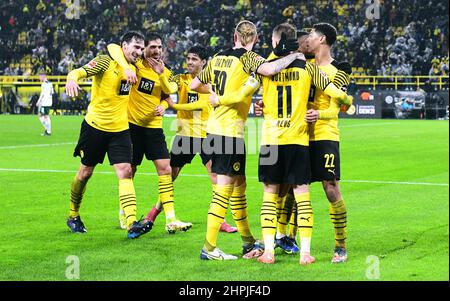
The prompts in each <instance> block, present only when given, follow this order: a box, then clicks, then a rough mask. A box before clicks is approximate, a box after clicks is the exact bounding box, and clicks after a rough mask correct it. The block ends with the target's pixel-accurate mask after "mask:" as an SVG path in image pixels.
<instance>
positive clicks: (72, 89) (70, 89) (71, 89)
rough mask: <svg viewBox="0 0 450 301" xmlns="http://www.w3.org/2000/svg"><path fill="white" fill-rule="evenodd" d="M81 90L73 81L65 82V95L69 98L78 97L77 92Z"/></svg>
mask: <svg viewBox="0 0 450 301" xmlns="http://www.w3.org/2000/svg"><path fill="white" fill-rule="evenodd" d="M79 90H81V88H80V86H78V84H77V82H76V81H75V80H73V79H69V80H67V83H66V94H67V95H68V96H69V97H76V96H78V91H79Z"/></svg>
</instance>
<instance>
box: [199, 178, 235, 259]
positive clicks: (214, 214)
mask: <svg viewBox="0 0 450 301" xmlns="http://www.w3.org/2000/svg"><path fill="white" fill-rule="evenodd" d="M232 192H233V185H217V186H216V189H215V191H214V196H213V199H212V201H211V204H210V205H209V210H208V224H207V227H206V240H205V246H204V247H205V248H206V250H207V251H212V250H214V248H215V247H216V245H217V236H218V235H219V229H220V224H222V222H223V220H224V219H225V215H226V214H227V209H228V203H229V200H230V196H231V193H232Z"/></svg>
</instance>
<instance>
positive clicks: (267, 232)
mask: <svg viewBox="0 0 450 301" xmlns="http://www.w3.org/2000/svg"><path fill="white" fill-rule="evenodd" d="M277 199H278V194H277V193H268V192H264V197H263V203H262V206H261V229H262V235H263V237H264V245H266V244H267V243H268V245H267V247H268V249H269V250H271V249H273V247H274V246H273V245H270V244H271V243H272V240H273V239H272V240H271V239H270V238H273V237H274V236H275V233H276V230H277ZM267 238H269V239H267Z"/></svg>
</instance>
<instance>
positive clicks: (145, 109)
mask: <svg viewBox="0 0 450 301" xmlns="http://www.w3.org/2000/svg"><path fill="white" fill-rule="evenodd" d="M135 65H136V68H137V74H136V75H137V77H138V82H137V84H135V85H133V87H132V88H131V92H130V101H129V104H128V121H129V122H130V123H133V124H136V125H138V126H141V127H146V128H162V116H156V114H155V109H156V107H157V106H159V105H160V104H161V101H162V100H163V99H164V98H165V95H164V93H163V91H162V89H161V82H160V79H159V75H158V73H156V72H155V71H154V70H153V69H152V68H151V67H150V66H148V65H147V63H145V62H144V61H143V60H142V59H139V60H138V61H137V62H136V64H135ZM164 75H165V76H166V77H167V78H168V79H169V81H173V76H172V71H171V70H170V69H169V68H168V67H167V66H166V67H165V68H164Z"/></svg>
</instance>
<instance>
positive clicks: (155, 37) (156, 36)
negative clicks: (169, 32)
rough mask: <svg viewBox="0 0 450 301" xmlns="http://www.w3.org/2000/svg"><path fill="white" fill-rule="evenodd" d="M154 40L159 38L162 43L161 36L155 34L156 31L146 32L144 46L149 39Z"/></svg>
mask: <svg viewBox="0 0 450 301" xmlns="http://www.w3.org/2000/svg"><path fill="white" fill-rule="evenodd" d="M156 40H161V42H162V43H163V42H164V41H163V38H162V37H161V36H160V35H159V34H157V33H156V32H150V33H148V34H147V39H146V40H145V46H147V45H148V44H149V43H150V41H156Z"/></svg>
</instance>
